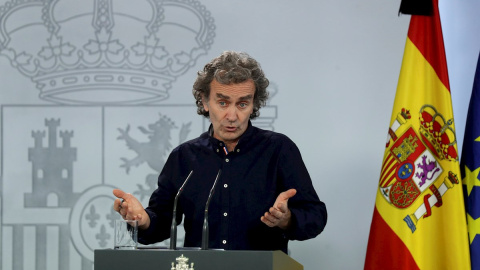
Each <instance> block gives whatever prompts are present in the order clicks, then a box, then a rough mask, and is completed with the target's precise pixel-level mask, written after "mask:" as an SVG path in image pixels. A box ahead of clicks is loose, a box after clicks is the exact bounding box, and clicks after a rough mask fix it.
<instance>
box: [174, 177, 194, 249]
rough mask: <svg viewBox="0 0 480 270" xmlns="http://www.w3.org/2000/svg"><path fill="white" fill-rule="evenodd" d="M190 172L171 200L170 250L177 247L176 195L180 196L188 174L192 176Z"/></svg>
mask: <svg viewBox="0 0 480 270" xmlns="http://www.w3.org/2000/svg"><path fill="white" fill-rule="evenodd" d="M192 173H193V170H192V171H190V173H189V174H188V176H187V179H185V181H184V182H183V184H182V186H181V187H180V189H178V192H177V195H176V196H175V200H174V201H173V218H172V227H170V249H171V250H175V249H177V201H178V197H180V194H181V193H182V191H183V187H184V186H185V184H186V183H187V182H188V179H190V176H192Z"/></svg>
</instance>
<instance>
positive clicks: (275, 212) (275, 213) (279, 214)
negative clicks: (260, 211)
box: [269, 207, 285, 219]
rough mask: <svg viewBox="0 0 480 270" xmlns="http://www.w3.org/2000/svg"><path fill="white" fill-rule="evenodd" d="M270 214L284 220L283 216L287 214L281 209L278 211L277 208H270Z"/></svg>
mask: <svg viewBox="0 0 480 270" xmlns="http://www.w3.org/2000/svg"><path fill="white" fill-rule="evenodd" d="M269 212H270V214H271V215H272V216H274V217H275V218H277V219H280V218H282V216H283V214H284V213H285V212H283V211H282V210H281V209H277V208H274V207H270V210H269Z"/></svg>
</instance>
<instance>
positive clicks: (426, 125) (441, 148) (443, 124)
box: [419, 105, 458, 161]
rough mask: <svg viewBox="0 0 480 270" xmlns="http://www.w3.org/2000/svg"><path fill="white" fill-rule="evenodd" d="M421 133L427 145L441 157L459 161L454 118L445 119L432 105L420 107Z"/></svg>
mask: <svg viewBox="0 0 480 270" xmlns="http://www.w3.org/2000/svg"><path fill="white" fill-rule="evenodd" d="M419 118H420V119H419V120H420V133H421V136H422V140H423V141H424V142H425V144H426V145H427V147H428V148H429V149H430V150H431V151H432V152H433V153H434V154H435V155H436V156H437V157H438V158H440V159H447V160H450V161H458V154H457V150H456V149H455V144H456V143H457V140H456V135H455V131H454V130H453V119H450V120H445V118H444V117H443V115H442V114H440V113H439V112H437V110H436V109H435V108H434V107H433V106H431V105H424V106H423V107H422V108H421V109H420V115H419Z"/></svg>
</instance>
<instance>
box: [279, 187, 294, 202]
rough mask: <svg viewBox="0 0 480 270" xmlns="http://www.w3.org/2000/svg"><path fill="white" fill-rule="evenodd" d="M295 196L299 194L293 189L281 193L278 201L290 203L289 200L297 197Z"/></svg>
mask: <svg viewBox="0 0 480 270" xmlns="http://www.w3.org/2000/svg"><path fill="white" fill-rule="evenodd" d="M295 194H297V190H296V189H294V188H291V189H289V190H287V191H284V192H282V193H280V194H279V195H278V199H280V200H282V201H288V199H290V198H291V197H293V196H295Z"/></svg>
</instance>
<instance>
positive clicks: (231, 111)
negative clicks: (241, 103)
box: [226, 106, 237, 122]
mask: <svg viewBox="0 0 480 270" xmlns="http://www.w3.org/2000/svg"><path fill="white" fill-rule="evenodd" d="M226 118H227V120H228V121H229V122H234V121H236V120H237V107H235V106H230V107H229V108H228V110H227V115H226Z"/></svg>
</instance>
